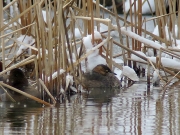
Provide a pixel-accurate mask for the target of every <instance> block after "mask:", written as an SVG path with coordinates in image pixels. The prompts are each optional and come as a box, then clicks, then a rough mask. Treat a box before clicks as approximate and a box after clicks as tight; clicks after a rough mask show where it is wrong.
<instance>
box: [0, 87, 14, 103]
mask: <svg viewBox="0 0 180 135" xmlns="http://www.w3.org/2000/svg"><path fill="white" fill-rule="evenodd" d="M0 87H1V88H2V89H3V91H4V92H5V93H6V94H7V96H8V97H9V98H10V100H11V101H12V102H16V101H15V100H14V99H13V97H11V95H10V94H9V93H8V92H7V90H6V89H5V88H4V87H3V86H2V85H0Z"/></svg>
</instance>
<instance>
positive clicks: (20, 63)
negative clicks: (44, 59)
mask: <svg viewBox="0 0 180 135" xmlns="http://www.w3.org/2000/svg"><path fill="white" fill-rule="evenodd" d="M35 57H36V56H35V55H32V56H30V57H28V58H26V59H24V60H22V61H21V62H19V63H17V64H15V65H13V66H11V67H9V68H7V69H5V70H3V71H2V72H0V76H1V75H2V74H4V73H6V72H8V71H10V70H12V69H14V68H18V67H20V66H21V65H23V63H24V62H26V61H28V60H30V59H34V58H35Z"/></svg>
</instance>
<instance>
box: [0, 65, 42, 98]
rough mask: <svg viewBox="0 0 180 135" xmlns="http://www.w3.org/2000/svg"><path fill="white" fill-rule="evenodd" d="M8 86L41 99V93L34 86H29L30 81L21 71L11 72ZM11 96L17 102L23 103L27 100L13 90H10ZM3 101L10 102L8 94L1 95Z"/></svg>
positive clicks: (13, 70)
mask: <svg viewBox="0 0 180 135" xmlns="http://www.w3.org/2000/svg"><path fill="white" fill-rule="evenodd" d="M8 79H9V81H8V84H9V85H10V86H12V87H14V88H17V89H19V90H21V91H23V92H26V93H28V94H30V95H32V96H35V97H38V98H39V97H40V93H39V91H38V90H37V89H35V88H34V87H33V86H31V85H29V83H28V79H27V78H26V76H25V75H24V73H23V71H22V70H21V69H18V68H15V69H12V70H11V71H10V74H9V77H8ZM8 92H9V94H10V95H11V96H12V97H13V98H14V99H15V101H22V100H25V99H27V97H25V96H24V95H21V94H19V93H17V92H15V91H13V90H8ZM0 100H1V101H10V98H9V97H8V96H7V93H3V94H1V95H0Z"/></svg>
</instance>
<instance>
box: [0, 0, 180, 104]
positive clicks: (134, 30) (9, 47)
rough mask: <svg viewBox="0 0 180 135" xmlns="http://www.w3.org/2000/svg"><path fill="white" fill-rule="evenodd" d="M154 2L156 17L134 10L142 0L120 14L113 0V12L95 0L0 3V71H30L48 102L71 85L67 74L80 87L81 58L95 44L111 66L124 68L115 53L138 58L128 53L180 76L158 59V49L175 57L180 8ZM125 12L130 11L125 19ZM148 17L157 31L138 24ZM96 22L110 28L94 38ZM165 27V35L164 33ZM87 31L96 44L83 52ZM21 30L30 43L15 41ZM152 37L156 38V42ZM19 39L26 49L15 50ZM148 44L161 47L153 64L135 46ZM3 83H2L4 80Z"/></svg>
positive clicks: (161, 0)
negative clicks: (98, 37) (4, 4)
mask: <svg viewBox="0 0 180 135" xmlns="http://www.w3.org/2000/svg"><path fill="white" fill-rule="evenodd" d="M155 2H156V4H155V5H156V6H157V7H156V11H155V17H152V18H151V19H148V20H147V19H146V18H145V19H143V18H142V9H141V8H138V11H137V12H134V13H132V8H135V9H136V8H137V6H138V7H142V5H143V3H142V1H141V0H139V1H138V5H136V4H132V6H134V7H132V6H131V7H130V10H129V13H128V14H124V17H120V16H118V14H117V11H116V7H115V2H114V0H113V1H112V4H113V9H112V11H109V10H107V9H106V8H105V7H104V6H102V5H101V4H100V3H99V0H96V1H91V0H81V1H76V0H64V1H61V0H53V1H51V0H32V1H21V0H13V1H12V2H11V3H9V4H8V5H6V6H5V7H3V8H1V10H2V11H1V13H3V14H1V15H0V20H2V23H1V27H0V32H1V35H0V41H1V58H2V62H3V71H2V72H1V73H0V75H4V74H7V72H8V71H10V70H12V69H13V68H18V67H21V68H22V69H24V70H25V71H27V72H28V73H27V75H28V77H29V79H30V80H32V81H33V84H34V85H36V86H37V87H38V90H39V91H41V93H42V95H43V99H44V100H46V101H49V100H48V99H50V101H52V102H53V103H56V101H59V100H60V97H61V96H60V95H64V93H65V92H66V91H67V90H68V89H69V87H71V86H70V81H67V80H66V76H67V75H68V74H70V75H72V76H73V79H74V82H73V87H75V88H76V92H79V91H80V88H79V87H78V86H79V85H83V84H82V83H81V75H82V71H81V64H80V63H81V61H83V60H85V61H86V59H87V57H88V56H89V55H90V54H91V53H92V52H93V50H95V49H98V48H99V49H100V50H101V51H100V52H99V53H100V54H101V55H102V56H103V57H104V59H105V60H106V62H107V64H108V66H109V67H110V68H111V69H112V68H113V66H115V67H118V68H120V69H122V65H120V64H118V63H116V62H115V61H113V58H116V57H122V59H123V60H124V65H129V66H131V67H132V66H133V67H134V68H135V67H136V63H137V62H138V61H135V60H133V59H132V58H131V55H132V54H134V55H136V56H138V57H140V58H141V59H143V60H144V61H145V62H144V63H145V64H147V65H149V66H148V67H153V68H154V70H156V69H158V70H163V71H164V72H166V73H168V74H170V75H171V76H172V78H174V77H176V78H178V79H180V76H179V75H178V74H176V73H175V72H178V71H177V70H176V69H169V68H166V67H164V66H162V63H161V57H162V56H161V54H162V53H166V54H169V55H171V56H173V57H176V58H178V59H179V53H178V52H179V49H175V48H172V44H174V42H175V43H176V40H175V39H178V38H180V32H179V31H178V35H177V36H175V27H176V26H177V27H180V26H179V25H180V14H177V13H179V12H180V10H179V8H180V3H179V2H178V1H176V0H174V1H172V0H168V3H169V13H167V12H166V7H165V4H164V0H158V1H155ZM177 4H178V5H177ZM1 7H2V4H1ZM10 8H13V9H14V10H13V11H14V12H13V14H10V12H9V9H10ZM44 11H45V12H46V14H45V15H44V13H43V12H44ZM104 13H108V14H109V15H110V16H111V17H112V18H113V19H114V20H115V25H113V24H112V20H111V19H107V18H104V16H105V15H104ZM127 16H130V20H129V21H128V20H127ZM152 20H153V21H154V22H155V23H156V24H157V25H158V29H159V36H157V35H154V34H153V33H152V32H149V31H147V30H146V27H145V28H143V27H142V25H143V23H146V22H147V21H152ZM119 22H123V23H124V25H120V24H123V23H119ZM100 23H103V24H105V25H106V26H107V27H108V30H107V34H106V36H105V35H104V33H101V34H102V36H103V38H104V40H103V41H101V42H99V41H98V40H95V37H94V26H95V25H96V26H97V30H98V31H99V30H100ZM175 25H176V26H175ZM166 26H167V28H168V31H169V32H168V33H169V37H168V36H166V35H165V33H166V32H165V31H166V30H165V28H166ZM75 28H78V29H79V31H80V34H81V37H80V38H75V34H76V33H75ZM129 28H130V31H129V30H128V29H129ZM111 31H117V32H118V37H119V41H118V42H117V41H115V40H114V39H113V38H112V37H111V35H110V32H111ZM171 33H172V34H171ZM87 34H92V43H93V44H94V43H95V42H96V43H97V45H96V46H94V48H93V49H92V50H90V51H89V52H87V53H84V45H83V41H82V38H83V37H85V36H87ZM20 35H25V36H24V39H25V38H26V36H28V37H32V39H33V40H32V42H31V43H26V42H20V41H19V40H17V38H18V37H19V36H20ZM147 36H151V37H152V41H149V39H146V37H147ZM172 38H173V40H172ZM123 39H125V40H123ZM153 40H156V41H158V43H155V42H154V41H153ZM159 43H164V44H165V45H166V47H162V46H160V45H159ZM18 44H20V45H21V46H25V47H26V48H25V49H22V51H21V52H20V53H18V54H17V50H18V49H19V48H20V46H19V45H18ZM175 46H177V44H175ZM78 47H79V48H80V51H78V49H77V48H78ZM114 47H118V48H120V50H121V51H120V52H118V53H114V52H113V48H114ZM148 49H152V50H154V52H160V53H159V54H158V55H156V57H157V61H156V62H155V63H153V62H152V61H151V60H150V59H148V58H147V57H144V56H143V55H141V54H139V53H137V51H142V52H144V53H146V52H147V50H148ZM28 50H31V53H30V54H28V53H27V51H28ZM72 54H74V56H75V58H74V56H73V55H72ZM74 59H75V61H74ZM132 62H133V65H132ZM139 62H140V61H139ZM136 68H138V67H136ZM30 71H31V72H30ZM148 71H149V70H148ZM159 77H160V79H161V80H163V82H164V83H163V86H164V87H166V86H167V84H166V82H167V83H168V84H169V82H170V81H171V80H172V79H168V78H167V77H163V76H161V75H160V74H159ZM147 78H148V79H147V80H149V78H150V73H148V77H147ZM147 83H149V81H147ZM1 84H2V83H1ZM3 86H5V87H6V85H3ZM44 90H45V91H44ZM64 91H65V92H64Z"/></svg>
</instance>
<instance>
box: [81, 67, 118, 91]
mask: <svg viewBox="0 0 180 135" xmlns="http://www.w3.org/2000/svg"><path fill="white" fill-rule="evenodd" d="M115 75H116V74H115V73H114V72H112V71H111V69H110V68H109V67H107V66H106V65H103V64H100V65H97V66H96V67H95V68H94V69H93V70H92V71H90V72H88V73H85V74H83V76H82V85H83V86H84V87H85V88H93V87H94V88H95V87H98V88H100V87H116V88H119V87H120V85H121V82H120V80H119V79H118V78H117V77H116V76H115Z"/></svg>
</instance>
